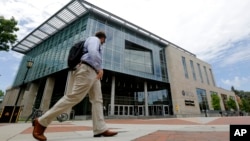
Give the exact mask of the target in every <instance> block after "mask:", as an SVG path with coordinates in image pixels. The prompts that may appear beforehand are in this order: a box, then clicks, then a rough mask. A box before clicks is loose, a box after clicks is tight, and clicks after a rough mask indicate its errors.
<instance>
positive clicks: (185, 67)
mask: <svg viewBox="0 0 250 141" xmlns="http://www.w3.org/2000/svg"><path fill="white" fill-rule="evenodd" d="M182 65H183V69H184V75H185V77H186V78H188V71H187V64H186V58H185V57H183V56H182Z"/></svg>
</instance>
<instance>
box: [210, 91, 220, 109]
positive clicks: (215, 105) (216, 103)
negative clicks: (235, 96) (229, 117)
mask: <svg viewBox="0 0 250 141" xmlns="http://www.w3.org/2000/svg"><path fill="white" fill-rule="evenodd" d="M211 99H212V106H213V108H214V110H221V107H220V97H219V96H218V95H217V94H211Z"/></svg>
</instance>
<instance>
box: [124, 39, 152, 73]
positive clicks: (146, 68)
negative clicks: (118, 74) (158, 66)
mask: <svg viewBox="0 0 250 141" xmlns="http://www.w3.org/2000/svg"><path fill="white" fill-rule="evenodd" d="M125 67H126V68H128V69H130V70H135V71H141V72H146V73H153V64H152V51H151V50H149V49H146V48H144V47H141V46H139V45H137V44H134V43H131V42H129V41H125Z"/></svg>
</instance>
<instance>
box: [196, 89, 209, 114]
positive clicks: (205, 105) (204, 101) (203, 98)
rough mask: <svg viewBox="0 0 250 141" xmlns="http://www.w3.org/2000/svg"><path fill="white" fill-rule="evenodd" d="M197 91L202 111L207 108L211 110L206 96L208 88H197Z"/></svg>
mask: <svg viewBox="0 0 250 141" xmlns="http://www.w3.org/2000/svg"><path fill="white" fill-rule="evenodd" d="M196 93H197V97H198V102H199V106H200V111H201V112H204V111H205V110H209V107H208V101H207V96H206V90H204V89H199V88H197V89H196Z"/></svg>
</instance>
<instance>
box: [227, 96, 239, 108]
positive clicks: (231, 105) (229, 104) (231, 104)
mask: <svg viewBox="0 0 250 141" xmlns="http://www.w3.org/2000/svg"><path fill="white" fill-rule="evenodd" d="M227 107H228V108H229V109H233V110H237V106H236V102H235V100H233V99H232V98H231V97H230V98H229V99H228V101H227Z"/></svg>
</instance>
